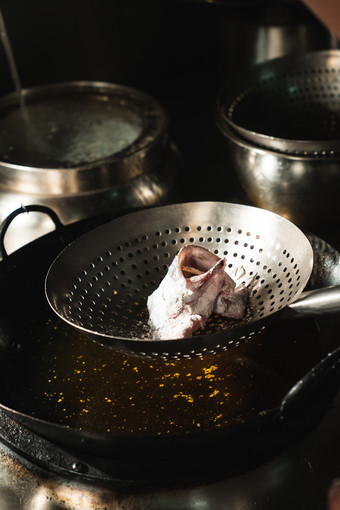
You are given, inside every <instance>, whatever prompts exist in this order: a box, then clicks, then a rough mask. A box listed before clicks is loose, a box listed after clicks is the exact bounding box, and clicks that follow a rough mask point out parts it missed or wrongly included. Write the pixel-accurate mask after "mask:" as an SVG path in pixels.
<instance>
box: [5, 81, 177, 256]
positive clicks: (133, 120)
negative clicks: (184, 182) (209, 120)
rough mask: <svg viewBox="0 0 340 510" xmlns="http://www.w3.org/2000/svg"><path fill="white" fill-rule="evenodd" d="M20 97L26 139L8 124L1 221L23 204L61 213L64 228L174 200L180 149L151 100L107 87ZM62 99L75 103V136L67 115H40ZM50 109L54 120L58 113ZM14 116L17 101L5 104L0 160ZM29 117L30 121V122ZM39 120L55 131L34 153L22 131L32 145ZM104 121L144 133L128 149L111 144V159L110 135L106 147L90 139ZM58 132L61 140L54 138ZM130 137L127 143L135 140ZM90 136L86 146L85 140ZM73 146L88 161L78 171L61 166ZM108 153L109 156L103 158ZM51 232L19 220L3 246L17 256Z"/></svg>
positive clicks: (69, 85) (45, 90)
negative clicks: (111, 150) (17, 251)
mask: <svg viewBox="0 0 340 510" xmlns="http://www.w3.org/2000/svg"><path fill="white" fill-rule="evenodd" d="M23 95H24V99H25V104H26V108H27V111H26V112H25V111H24V112H19V113H17V114H16V117H15V119H16V120H15V122H17V123H19V126H21V121H22V124H23V126H21V127H20V131H22V133H21V138H19V135H18V139H15V132H16V129H15V128H16V124H15V123H14V127H13V125H12V124H11V129H12V130H13V132H12V135H13V137H14V139H13V141H12V142H13V143H12V146H11V147H10V149H11V150H8V151H7V158H8V159H7V160H4V159H3V160H2V161H0V181H1V183H0V197H1V198H0V221H2V220H4V219H5V218H6V217H7V216H8V215H9V214H10V213H11V212H12V211H13V210H15V209H17V208H18V207H20V206H21V205H22V204H25V205H28V204H35V203H39V204H42V205H47V206H49V207H51V208H52V209H54V210H55V211H56V212H57V213H58V215H59V217H60V219H61V221H62V222H63V223H65V224H68V223H71V222H74V221H77V220H79V219H82V218H86V217H90V216H94V215H97V214H103V213H105V212H114V211H117V212H118V211H122V210H129V209H132V208H135V207H141V206H147V205H155V204H162V203H164V202H167V201H168V200H170V196H171V195H172V194H173V193H174V189H175V183H176V181H177V175H178V172H179V169H180V168H181V166H182V163H181V158H180V155H179V153H178V151H177V149H176V147H175V146H174V145H173V144H172V143H171V141H170V140H169V139H168V135H167V131H166V130H167V115H166V112H165V111H164V109H163V108H162V106H161V105H160V104H159V103H158V101H157V100H155V99H154V98H153V97H151V96H148V95H147V94H144V93H143V92H140V91H138V90H135V89H132V88H129V87H124V86H121V85H116V84H110V83H103V82H66V83H58V84H52V85H48V86H43V87H36V88H31V89H26V90H24V91H23ZM64 97H65V98H66V100H67V101H69V102H70V104H72V102H73V101H74V103H75V106H74V112H72V115H71V117H70V118H71V119H72V122H73V128H72V129H71V128H70V131H68V126H67V125H66V126H64V125H63V122H64V120H63V113H60V114H59V118H57V119H53V118H51V119H49V118H47V119H45V118H44V115H45V114H44V113H42V112H44V111H45V107H46V109H47V107H48V106H49V104H50V101H51V103H52V105H53V104H54V103H53V102H54V101H57V103H56V104H57V106H58V105H59V101H63V100H64V99H63V98H64ZM72 98H73V99H72ZM77 101H78V102H79V104H78V102H77ZM61 104H62V103H61ZM67 104H68V103H67ZM29 105H37V107H39V110H38V111H37V112H35V110H33V113H34V115H33V116H32V119H30V118H29V112H30V110H28V107H29ZM86 105H89V106H88V108H89V110H88V112H87V114H86V115H87V117H86V119H87V122H88V124H89V126H83V125H82V124H81V119H82V118H83V116H84V115H85V114H83V113H81V112H82V110H83V107H85V106H86ZM53 108H54V110H53V111H54V114H55V115H57V108H56V107H55V106H53ZM65 108H66V107H65ZM13 109H14V112H16V110H18V105H17V97H16V95H15V94H10V95H8V96H5V97H3V98H2V99H1V100H0V132H2V133H3V136H2V145H1V150H0V158H1V156H3V155H4V152H3V150H4V147H3V145H4V141H3V139H4V138H5V135H6V136H7V138H8V140H9V139H10V137H9V135H8V134H7V133H6V129H5V127H6V122H8V121H7V120H6V119H7V117H8V115H10V114H11V112H12V111H13ZM77 109H79V114H78V110H77ZM55 110H56V111H55ZM97 110H98V112H97ZM47 111H48V109H47ZM78 115H79V132H77V131H73V129H77V119H78ZM92 115H93V122H92V120H91V119H92ZM26 116H28V120H27V119H25V117H26ZM41 116H42V117H43V125H44V123H45V122H46V123H48V125H50V124H51V128H50V129H51V134H49V133H46V144H45V145H44V144H40V142H39V144H38V141H36V143H37V144H38V147H35V145H34V144H33V143H32V152H30V145H27V140H26V137H25V133H26V127H25V126H26V123H27V126H28V127H29V129H28V131H29V132H31V131H32V133H33V135H32V133H31V136H32V137H33V140H35V138H34V137H35V134H34V129H33V128H34V127H35V126H38V127H39V129H41V125H40V122H41V119H40V117H41ZM101 116H103V118H104V121H105V122H107V123H108V129H109V128H110V129H113V127H114V126H112V122H114V120H115V118H117V119H118V120H119V122H120V121H121V120H122V119H123V120H124V122H125V121H126V126H129V125H131V127H132V128H133V129H135V130H136V133H139V135H138V137H137V138H136V139H135V140H132V142H131V143H129V144H128V145H127V146H124V143H128V142H126V141H125V139H124V137H123V135H122V140H120V139H118V138H117V143H116V145H115V144H113V145H112V147H113V146H116V150H115V152H114V153H113V154H112V155H110V156H108V155H107V150H108V149H107V146H108V147H109V148H110V147H111V145H110V138H111V135H110V133H106V136H105V137H104V139H103V140H102V141H101V140H96V139H94V140H93V138H95V132H96V129H97V125H98V129H99V128H100V129H101V130H103V129H104V128H105V126H106V124H105V122H104V121H103V123H102V124H103V125H104V128H103V125H101V122H100V119H101ZM31 121H32V122H33V121H34V123H33V127H32V126H31V125H30V122H31ZM13 122H14V121H13ZM59 123H60V125H59ZM91 123H92V124H91ZM55 124H56V125H55ZM119 125H120V124H119ZM118 127H119V126H118ZM118 127H117V129H118ZM31 128H32V130H31ZM105 129H106V128H105ZM59 131H60V136H57V135H58V133H59ZM100 132H101V133H102V131H100ZM134 132H135V131H133V133H134ZM4 133H5V134H4ZM40 135H41V133H40ZM92 135H93V137H92ZM130 135H131V134H129V135H128V138H127V140H130V138H129V136H130ZM89 136H90V139H89V140H88V144H86V143H85V141H84V138H85V139H87V138H89ZM114 136H115V137H117V133H112V137H114ZM131 136H132V135H131ZM49 137H51V139H50V140H49ZM68 137H69V139H68ZM86 137H87V138H86ZM60 138H61V140H60ZM99 138H100V137H99ZM68 142H69V146H68ZM73 144H74V145H75V146H76V147H77V151H75V154H76V156H75V157H77V158H80V160H81V158H82V157H84V163H82V164H80V163H79V161H80V160H79V159H77V160H75V163H74V164H72V161H71V162H68V164H67V165H66V166H63V161H64V160H63V158H64V157H65V152H68V153H69V155H70V156H72V154H73V148H72V146H73ZM120 144H123V146H122V147H123V149H122V150H119V147H120ZM87 145H89V148H88V150H87ZM90 146H91V148H90ZM22 151H23V152H22ZM49 151H50V152H51V154H53V157H54V158H55V160H53V159H51V161H50V165H49V166H47V167H46V166H41V165H40V163H39V162H41V158H43V161H45V159H46V158H47V159H48V158H49V157H50V156H49ZM105 154H106V156H105V157H102V156H103V155H105ZM20 158H21V159H20ZM25 158H26V160H27V158H28V160H29V161H31V164H30V165H27V164H24V163H20V161H24V160H25ZM53 163H54V165H55V166H53ZM51 229H52V224H51V222H50V221H49V220H48V218H47V217H45V216H43V215H38V214H32V215H31V217H30V218H29V219H28V218H25V217H20V219H18V220H17V223H16V232H15V234H14V233H13V234H11V233H10V234H9V236H7V239H6V247H7V249H8V251H9V252H12V251H14V250H15V249H17V248H19V247H20V246H22V245H24V244H26V243H28V242H30V241H31V240H33V239H35V238H37V237H40V236H41V235H44V234H45V233H46V232H49V231H50V230H51Z"/></svg>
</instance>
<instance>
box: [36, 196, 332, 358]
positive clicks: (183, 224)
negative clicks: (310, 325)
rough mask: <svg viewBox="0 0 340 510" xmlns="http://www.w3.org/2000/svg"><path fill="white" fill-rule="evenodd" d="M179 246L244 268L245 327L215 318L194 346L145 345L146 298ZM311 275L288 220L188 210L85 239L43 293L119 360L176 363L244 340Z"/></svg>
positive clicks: (124, 222)
mask: <svg viewBox="0 0 340 510" xmlns="http://www.w3.org/2000/svg"><path fill="white" fill-rule="evenodd" d="M186 244H195V245H199V246H203V247H205V248H207V249H209V250H210V251H212V252H214V253H216V254H217V255H218V256H220V257H226V258H227V265H228V269H229V270H230V271H232V270H233V269H235V268H236V267H238V266H243V268H244V270H245V275H244V277H243V282H244V283H245V284H246V285H250V287H251V288H250V298H249V303H248V308H247V314H246V318H245V319H244V320H242V321H241V322H235V321H234V322H232V321H230V320H226V319H222V318H221V317H218V316H213V317H212V318H211V320H210V322H208V324H207V326H206V328H205V330H204V331H202V332H200V333H199V334H197V335H196V334H195V335H194V336H192V337H191V338H186V339H173V340H152V339H151V336H150V331H149V327H148V311H147V306H146V300H147V297H148V296H149V295H150V294H151V293H152V292H153V290H154V289H155V288H156V287H157V286H158V285H159V283H160V281H161V280H162V278H163V277H164V275H165V274H166V271H167V269H168V267H169V265H170V264H171V262H172V260H173V258H174V257H175V256H176V254H177V253H178V251H179V249H180V248H181V247H182V246H184V245H186ZM312 267H313V252H312V248H311V246H310V243H309V241H308V239H307V238H306V237H305V235H304V234H303V233H302V232H301V230H299V229H298V228H297V227H296V226H295V225H294V224H292V223H291V222H290V221H288V220H286V219H285V218H282V217H280V216H278V215H276V214H274V213H271V212H269V211H266V210H263V209H258V208H255V207H250V206H243V205H238V204H228V203H222V202H194V203H184V204H175V205H169V206H162V207H157V208H153V209H147V210H143V211H140V212H135V213H132V214H129V215H127V216H124V217H122V218H118V219H115V220H113V221H110V222H109V223H106V224H104V225H103V226H101V227H99V228H96V229H94V230H92V231H90V232H88V233H87V234H85V235H83V236H82V237H80V238H79V239H77V240H76V241H74V242H73V243H71V244H70V245H69V246H68V247H67V248H65V250H64V251H62V252H61V254H60V255H59V256H58V257H57V258H56V259H55V261H54V262H53V264H52V265H51V267H50V269H49V271H48V274H47V277H46V283H45V290H46V296H47V299H48V301H49V303H50V305H51V307H52V308H53V310H54V311H55V312H56V313H57V314H58V315H59V316H60V317H61V318H62V319H63V320H64V321H66V322H67V323H69V324H70V325H72V326H73V327H75V328H76V329H77V330H79V331H80V332H82V333H83V334H84V335H85V336H87V337H90V338H91V339H92V340H95V341H97V342H99V343H101V344H102V345H105V346H108V347H110V348H112V349H114V350H116V351H119V352H123V353H125V354H132V355H136V356H142V357H158V358H163V359H177V358H181V357H192V356H202V355H204V354H207V353H214V352H217V351H221V350H227V349H229V348H230V347H232V346H235V345H237V344H238V343H240V342H243V341H246V340H247V339H249V338H251V337H252V336H253V335H255V334H256V333H257V332H258V331H259V330H260V329H261V328H263V327H264V325H265V323H266V321H267V320H268V317H269V316H271V317H274V316H276V315H277V314H276V312H278V311H280V310H282V309H284V308H285V307H287V305H289V304H290V303H292V302H293V301H294V300H296V299H297V298H298V297H299V296H300V294H301V293H302V291H303V288H304V287H305V285H306V283H307V281H308V279H309V276H310V274H311V271H312ZM337 298H338V296H337ZM303 303H304V301H302V304H303ZM318 306H319V305H317V306H316V309H318ZM307 308H308V306H307ZM314 308H315V307H314Z"/></svg>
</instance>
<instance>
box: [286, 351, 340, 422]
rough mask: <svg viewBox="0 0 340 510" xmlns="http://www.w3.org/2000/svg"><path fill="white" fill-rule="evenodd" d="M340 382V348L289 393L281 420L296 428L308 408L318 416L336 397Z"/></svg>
mask: <svg viewBox="0 0 340 510" xmlns="http://www.w3.org/2000/svg"><path fill="white" fill-rule="evenodd" d="M339 382H340V347H338V348H337V349H335V350H334V351H333V352H331V353H329V354H328V355H327V356H326V357H325V358H323V359H322V360H321V361H320V362H319V363H318V364H317V365H316V366H315V367H313V368H312V369H311V370H310V371H309V372H307V374H306V375H305V376H304V377H303V378H302V379H300V381H298V382H297V383H296V384H295V386H293V388H292V389H291V390H290V391H289V392H288V393H287V395H286V396H285V397H284V398H283V399H282V402H281V406H280V418H281V419H282V420H284V421H285V422H286V423H288V424H290V425H292V426H294V425H295V424H296V423H298V422H299V419H300V418H301V416H303V415H304V414H305V413H306V406H308V408H309V409H312V410H313V412H314V414H317V413H318V409H323V408H324V406H325V403H326V402H327V401H329V400H330V399H332V398H333V397H334V395H335V392H336V391H337V390H338V389H339ZM312 414H313V413H312Z"/></svg>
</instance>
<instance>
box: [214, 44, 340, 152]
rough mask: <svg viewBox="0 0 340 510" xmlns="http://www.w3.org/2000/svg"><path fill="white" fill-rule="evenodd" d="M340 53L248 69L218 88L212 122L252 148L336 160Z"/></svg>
mask: <svg viewBox="0 0 340 510" xmlns="http://www.w3.org/2000/svg"><path fill="white" fill-rule="evenodd" d="M339 90H340V51H339V50H320V51H310V52H306V53H303V54H299V55H297V56H285V57H280V58H276V59H273V60H271V61H269V62H264V63H260V64H257V65H255V66H253V67H252V68H249V69H248V70H247V71H244V72H243V73H242V74H239V75H238V76H236V77H235V78H233V79H232V80H230V81H227V82H226V83H225V84H224V85H223V87H222V88H221V90H220V92H219V94H218V99H217V112H216V121H217V124H218V126H219V128H220V129H221V131H222V132H223V130H224V127H225V126H226V125H229V126H230V127H231V128H232V129H233V130H234V131H236V132H237V133H238V134H239V135H240V136H241V137H242V138H243V139H245V140H247V141H248V142H251V143H252V144H254V145H255V146H258V147H262V148H266V149H270V150H273V151H277V152H282V153H287V154H291V155H297V156H303V157H320V156H321V157H339V155H340V134H339V133H340V129H339V125H340V109H339V104H340V103H339Z"/></svg>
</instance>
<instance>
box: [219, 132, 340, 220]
mask: <svg viewBox="0 0 340 510" xmlns="http://www.w3.org/2000/svg"><path fill="white" fill-rule="evenodd" d="M223 134H224V136H225V137H226V141H227V147H226V149H227V151H226V158H225V160H224V172H223V174H222V175H221V176H220V177H221V179H222V182H225V185H226V186H227V183H228V173H229V172H235V173H236V175H237V177H238V179H239V181H240V183H241V185H242V188H243V189H244V190H245V192H246V194H247V196H248V197H249V199H250V200H251V203H252V204H254V205H256V206H258V207H263V208H265V209H269V210H270V211H273V212H275V213H277V214H280V215H281V216H284V217H285V218H288V219H289V220H291V221H293V222H294V223H295V224H297V225H299V226H300V227H302V226H303V227H308V228H309V229H312V228H314V229H315V228H320V227H321V228H322V227H323V226H324V225H329V226H335V225H336V224H337V221H338V215H339V206H338V203H339V192H338V189H339V184H340V171H339V167H340V157H339V156H333V157H325V158H321V157H314V156H295V155H290V154H283V153H279V152H276V151H273V150H269V149H263V148H261V147H258V146H256V145H254V144H253V143H251V142H248V141H247V140H245V139H244V138H242V137H241V136H240V135H238V134H237V132H236V131H234V130H233V129H232V128H231V127H230V126H227V125H225V126H224V127H223Z"/></svg>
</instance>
